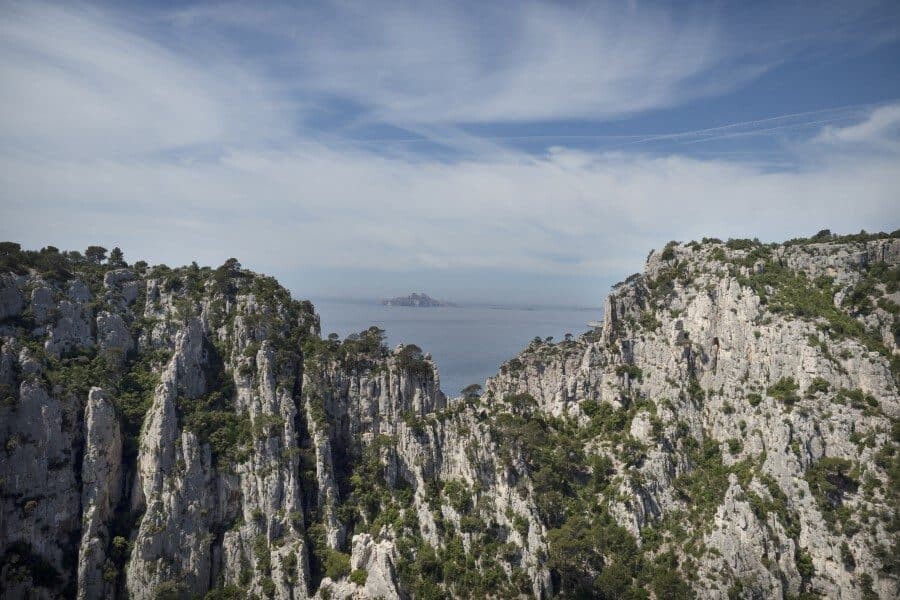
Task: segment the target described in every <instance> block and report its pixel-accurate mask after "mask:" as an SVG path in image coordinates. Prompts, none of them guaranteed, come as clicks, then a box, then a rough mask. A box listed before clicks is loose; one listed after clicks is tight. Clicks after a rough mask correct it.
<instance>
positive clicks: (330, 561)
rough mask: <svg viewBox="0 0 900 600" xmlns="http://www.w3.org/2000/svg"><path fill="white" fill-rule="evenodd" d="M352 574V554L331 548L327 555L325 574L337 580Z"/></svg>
mask: <svg viewBox="0 0 900 600" xmlns="http://www.w3.org/2000/svg"><path fill="white" fill-rule="evenodd" d="M349 574H350V556H349V555H348V554H344V553H343V552H338V551H337V550H331V551H329V552H328V554H327V555H326V557H325V576H326V577H330V578H331V579H332V580H334V581H337V580H338V579H340V578H341V577H346V576H347V575H349Z"/></svg>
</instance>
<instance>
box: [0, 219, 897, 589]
mask: <svg viewBox="0 0 900 600" xmlns="http://www.w3.org/2000/svg"><path fill="white" fill-rule="evenodd" d="M898 312H900V232H894V233H892V234H865V233H861V234H858V235H854V236H844V237H837V236H833V235H831V234H829V233H828V232H823V233H820V234H819V235H817V236H814V237H813V238H809V239H798V240H791V241H789V242H786V243H783V244H762V243H759V242H758V241H755V240H728V241H725V242H723V241H720V240H717V239H711V238H710V239H704V240H703V241H699V242H690V243H675V242H672V243H670V244H668V245H666V246H665V247H664V248H661V249H659V250H656V251H654V252H652V253H651V254H650V255H649V257H648V259H647V261H646V264H645V265H644V269H643V272H642V273H641V274H638V275H634V276H632V277H630V278H628V279H627V280H626V281H624V282H623V283H621V284H619V285H617V286H615V287H614V288H613V290H612V292H611V294H610V295H609V297H608V298H607V300H606V307H605V311H604V320H603V323H602V326H601V327H598V328H596V329H594V330H592V331H590V332H589V333H586V334H585V335H583V336H581V337H579V338H575V339H567V340H565V341H561V342H559V343H550V342H549V341H542V340H540V339H536V340H535V341H534V342H532V343H531V344H530V345H529V346H528V347H527V348H526V349H525V350H524V351H523V352H522V353H521V354H520V355H519V356H517V357H515V358H511V359H510V360H509V361H508V362H507V363H505V364H504V365H503V367H502V368H501V369H500V372H499V373H497V375H496V376H494V377H492V378H491V379H489V380H488V381H487V382H486V384H485V386H484V391H483V393H481V394H477V393H472V394H470V395H468V396H466V397H461V398H447V397H446V396H445V395H444V394H443V393H442V392H441V389H440V378H439V374H438V370H437V367H436V365H435V364H434V363H433V362H432V360H431V359H430V358H429V357H428V355H427V354H423V353H422V351H421V350H420V349H419V348H418V347H416V346H412V345H410V346H399V347H397V348H395V349H389V348H387V347H386V345H385V344H384V340H383V332H381V330H379V329H377V328H371V329H368V330H366V331H363V332H360V333H359V334H355V335H353V336H349V337H348V338H347V339H345V340H343V341H341V340H338V339H331V338H322V337H321V336H320V327H319V318H318V316H317V315H316V313H315V310H314V307H313V305H312V304H311V303H309V302H307V301H301V300H296V299H294V298H292V297H291V296H290V294H289V293H288V292H287V291H286V290H285V289H284V288H283V287H281V286H280V285H279V284H278V283H277V282H276V281H275V280H274V279H272V278H270V277H266V276H264V275H260V274H257V273H253V272H252V271H249V270H246V269H244V268H242V267H241V265H240V264H239V263H238V262H237V261H236V260H230V261H228V262H226V263H225V264H224V265H222V266H220V267H218V268H209V267H200V266H197V265H196V264H193V265H191V266H187V267H180V268H170V267H168V266H165V265H157V266H150V265H147V264H146V263H143V262H137V263H134V264H131V265H129V264H126V263H125V261H124V260H123V259H122V253H121V252H114V253H113V254H111V255H110V258H108V259H107V258H106V252H105V250H103V249H102V248H97V247H92V248H91V249H89V251H88V252H86V253H85V254H82V253H80V252H62V251H60V250H58V249H56V248H53V247H49V246H48V247H46V248H44V249H42V250H40V251H25V250H21V249H20V248H19V246H18V245H17V244H12V243H5V244H0V442H2V445H3V452H4V454H3V459H2V460H0V488H2V495H0V589H2V590H3V597H4V598H42V599H43V598H75V597H77V598H133V599H137V600H142V599H148V600H150V599H160V598H184V599H188V598H206V599H223V598H250V597H253V598H260V599H263V598H278V599H283V600H288V599H291V600H299V599H302V598H319V599H325V598H341V599H342V598H348V597H349V598H386V599H400V598H428V599H432V598H473V599H474V598H488V597H491V598H550V597H564V598H651V599H652V598H655V599H663V598H667V599H668V598H694V597H703V598H720V599H723V600H724V599H726V598H727V599H734V598H747V599H749V598H798V599H799V598H803V599H808V598H818V597H822V598H865V599H869V598H885V599H887V598H896V597H897V595H898V579H897V578H898V565H900V563H898V556H900V546H898V529H900V513H898V499H900V420H898V418H900V398H898V379H900V355H898V341H900V319H898Z"/></svg>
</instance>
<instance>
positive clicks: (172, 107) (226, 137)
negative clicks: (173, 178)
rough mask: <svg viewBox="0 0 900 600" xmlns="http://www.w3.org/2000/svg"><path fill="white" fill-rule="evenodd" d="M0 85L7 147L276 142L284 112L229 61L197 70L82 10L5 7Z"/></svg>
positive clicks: (161, 147) (112, 149) (109, 153)
mask: <svg viewBox="0 0 900 600" xmlns="http://www.w3.org/2000/svg"><path fill="white" fill-rule="evenodd" d="M0 81H2V87H3V92H2V94H0V136H2V138H0V144H2V148H4V149H6V150H7V151H16V152H34V153H39V154H52V155H55V156H73V157H80V158H84V157H88V156H98V157H99V156H106V157H114V156H115V157H124V156H133V155H136V154H141V155H145V154H147V153H154V152H164V151H173V150H178V149H181V148H185V147H194V148H196V147H199V146H204V145H211V144H227V143H234V142H237V141H239V140H256V139H259V138H260V137H265V136H267V137H268V138H269V139H277V132H278V131H279V129H280V128H281V127H283V121H284V116H285V115H283V114H279V113H278V111H277V101H276V97H275V96H274V95H272V94H270V91H269V88H268V86H267V84H265V83H263V82H262V81H261V80H260V79H259V78H258V77H256V76H255V75H254V74H252V73H249V72H248V71H246V70H242V69H241V68H239V66H237V65H236V64H234V63H233V62H227V63H217V62H215V61H210V62H207V63H204V64H202V65H201V64H197V63H196V62H195V61H194V60H192V59H191V58H190V57H186V56H182V55H180V54H178V53H177V52H175V51H173V50H170V49H167V48H165V47H164V46H162V45H160V44H159V43H156V42H154V41H152V40H150V39H148V38H147V37H146V36H145V35H143V34H141V33H139V32H137V31H134V30H132V29H130V28H129V27H128V24H126V23H123V22H121V21H120V20H119V19H117V18H116V17H115V16H113V15H110V14H109V13H107V12H103V11H100V10H99V9H96V8H91V7H85V6H83V5H79V6H77V7H69V8H67V7H59V6H53V5H46V4H41V3H14V4H10V5H8V6H5V7H4V18H3V20H2V21H0Z"/></svg>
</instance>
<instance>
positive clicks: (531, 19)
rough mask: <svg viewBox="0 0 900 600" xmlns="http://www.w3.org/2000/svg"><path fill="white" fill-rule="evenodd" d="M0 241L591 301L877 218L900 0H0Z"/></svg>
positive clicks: (321, 287)
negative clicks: (622, 285)
mask: <svg viewBox="0 0 900 600" xmlns="http://www.w3.org/2000/svg"><path fill="white" fill-rule="evenodd" d="M0 5H2V10H3V15H4V18H3V19H2V20H0V239H6V240H11V241H17V242H19V243H21V244H22V245H23V246H24V247H26V248H35V249H37V248H40V247H42V246H45V245H54V246H57V247H59V248H63V249H80V250H83V249H84V248H85V247H87V246H88V245H91V244H99V245H102V246H105V247H107V248H112V247H114V246H119V247H121V248H122V249H123V251H124V252H125V257H126V260H132V261H134V260H139V259H144V260H147V261H148V262H151V263H166V264H169V265H170V266H176V265H182V264H189V263H190V262H191V261H194V260H196V261H197V262H198V263H200V264H208V265H212V266H217V265H219V264H222V263H223V262H224V261H225V259H227V258H229V257H232V256H234V257H237V258H238V259H239V260H240V261H241V263H242V264H243V265H244V266H245V267H247V268H251V269H253V270H256V271H259V272H264V273H267V274H271V275H274V276H276V277H278V278H279V280H280V281H281V282H282V283H284V284H285V285H287V286H288V287H289V288H290V289H291V290H292V292H293V293H294V295H295V296H296V297H309V298H313V299H316V298H335V297H346V298H373V299H374V298H381V297H389V296H396V295H401V294H406V293H409V292H413V291H424V292H427V293H429V294H430V295H432V296H435V297H439V298H443V299H447V300H452V301H457V302H496V303H508V304H528V305H534V304H545V305H550V304H556V305H570V306H598V305H601V304H602V301H603V298H604V296H605V295H606V293H607V292H608V289H609V286H610V285H611V284H612V283H614V282H616V281H620V280H622V279H624V278H625V277H626V276H627V275H629V274H630V273H633V272H636V271H639V270H640V269H641V268H642V265H643V262H644V260H645V258H646V256H647V254H648V252H649V251H650V249H652V248H657V247H660V246H662V245H664V244H665V243H666V242H668V241H669V240H690V239H699V238H702V237H704V236H714V237H720V238H723V239H724V238H728V237H758V238H760V239H761V240H763V241H780V240H783V239H787V238H792V237H797V236H807V235H811V234H814V233H815V232H817V231H818V230H820V229H823V228H830V229H832V230H833V231H837V232H842V233H846V232H855V231H859V230H860V229H866V230H868V231H879V230H882V231H892V230H894V229H897V228H898V227H900V3H898V2H896V1H890V2H876V1H872V2H869V1H867V0H855V1H852V2H851V1H847V2H831V1H827V0H825V1H819V2H792V1H782V2H771V3H768V2H729V1H725V0H720V1H714V2H665V3H663V2H639V1H632V2H627V3H623V2H611V3H606V2H599V1H596V2H528V1H525V2H491V3H485V2H463V1H460V2H435V3H425V2H363V3H360V2H306V3H299V4H298V3H262V2H261V3H246V2H202V3H177V2H152V3H138V2H134V3H77V2H65V3H42V2H33V1H29V2H6V1H2V2H0Z"/></svg>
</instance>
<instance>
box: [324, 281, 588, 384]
mask: <svg viewBox="0 0 900 600" xmlns="http://www.w3.org/2000/svg"><path fill="white" fill-rule="evenodd" d="M312 301H313V304H314V305H315V307H316V312H317V313H318V314H319V316H320V317H321V319H322V335H323V337H324V336H327V335H328V334H329V333H337V334H338V335H339V336H341V338H344V337H346V336H347V335H348V334H350V333H354V332H359V331H363V330H364V329H367V328H368V327H370V326H372V325H375V326H377V327H380V328H381V329H384V330H385V331H386V332H387V340H386V342H387V344H388V346H389V347H394V346H395V345H396V344H400V343H403V344H416V345H417V346H419V347H420V348H422V350H423V351H424V352H429V353H431V355H432V357H433V358H434V360H435V363H436V364H437V367H438V371H439V373H440V378H441V389H442V390H443V391H444V393H445V394H446V395H447V396H457V395H459V392H460V390H462V389H463V388H464V387H466V386H467V385H469V384H472V383H477V384H480V385H484V381H485V379H487V378H488V377H490V376H492V375H494V374H495V373H497V371H498V369H499V368H500V365H501V364H502V363H503V362H505V361H507V360H509V359H511V358H513V357H514V356H515V355H516V354H518V353H519V352H520V351H521V350H522V349H524V348H525V346H527V345H528V343H529V342H530V341H531V340H532V339H534V337H535V336H539V337H541V338H546V337H550V336H552V337H553V338H554V339H555V340H562V339H563V337H564V336H565V334H566V333H571V334H573V335H576V336H577V335H579V334H581V333H584V332H585V331H587V330H588V329H589V326H588V322H589V321H597V320H601V319H602V315H603V310H602V309H601V308H565V307H534V308H526V307H508V306H488V305H479V306H475V305H473V306H441V307H429V308H414V307H405V306H382V305H381V303H380V302H377V301H371V302H364V301H358V300H323V299H320V300H316V299H312Z"/></svg>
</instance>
